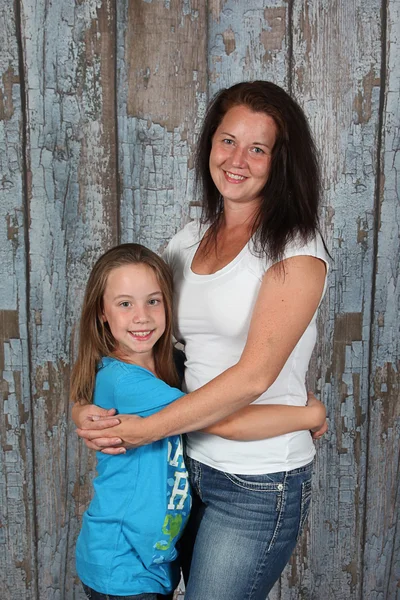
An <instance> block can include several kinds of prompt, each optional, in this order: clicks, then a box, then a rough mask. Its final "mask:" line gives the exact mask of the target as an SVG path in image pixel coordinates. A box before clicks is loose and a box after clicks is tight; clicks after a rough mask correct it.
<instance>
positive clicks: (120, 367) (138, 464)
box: [71, 244, 325, 600]
mask: <svg viewBox="0 0 400 600" xmlns="http://www.w3.org/2000/svg"><path fill="white" fill-rule="evenodd" d="M171 315H172V277H171V273H170V270H169V268H168V266H167V265H166V263H164V261H163V260H162V259H161V258H159V257H158V256H157V255H156V254H154V253H153V252H151V251H150V250H148V249H146V248H144V247H143V246H140V245H138V244H123V245H121V246H117V247H116V248H113V249H111V250H109V251H108V252H106V253H105V254H104V255H103V256H101V258H100V259H99V260H98V261H97V263H96V265H95V266H94V268H93V271H92V273H91V275H90V277H89V281H88V284H87V288H86V293H85V298H84V303H83V309H82V317H81V324H80V343H79V353H78V360H77V362H76V364H75V366H74V369H73V373H72V391H71V395H72V400H73V401H78V402H81V403H90V402H92V400H93V402H94V403H95V404H96V405H97V406H99V407H102V408H103V409H110V408H116V409H117V411H118V412H119V413H128V414H136V415H140V416H141V417H147V416H149V415H151V414H153V413H155V412H156V411H158V410H161V409H162V408H163V407H164V406H166V405H167V404H170V403H171V402H173V401H174V400H176V399H177V398H179V397H181V396H182V395H183V394H182V392H180V391H179V390H178V389H177V388H176V386H177V385H178V377H177V373H176V370H175V366H174V361H173V346H172V341H171V321H172V319H171ZM274 408H275V407H273V406H270V407H264V411H265V410H267V412H268V414H269V416H271V415H272V416H273V414H274V413H272V412H271V411H273V410H274ZM284 408H287V413H286V415H284V413H285V411H282V408H279V409H278V410H279V411H280V412H281V414H280V415H277V418H276V419H275V422H274V423H273V424H271V425H269V426H268V427H267V426H266V424H264V425H263V427H262V428H261V427H260V424H259V416H258V415H257V418H256V419H254V416H253V421H255V422H254V423H253V426H251V422H250V420H249V419H247V420H246V418H244V419H241V420H240V426H239V425H238V422H236V423H235V419H232V423H233V425H229V424H228V421H225V422H224V423H222V424H221V427H220V429H218V426H214V427H213V428H212V430H213V432H216V433H218V434H220V435H224V436H226V437H229V436H234V435H235V434H234V433H233V432H234V431H235V430H238V431H239V437H247V436H250V437H251V436H253V435H258V436H263V437H265V436H267V435H271V434H272V435H275V434H276V432H280V431H281V430H282V429H285V428H286V429H287V428H288V422H287V419H288V418H289V420H290V418H292V420H293V422H296V425H295V427H296V428H302V427H305V428H309V427H313V426H314V427H318V426H319V425H321V424H322V423H323V421H324V419H325V411H324V409H323V407H322V405H320V403H318V402H317V401H315V402H314V403H312V405H311V406H310V407H309V408H307V409H304V408H303V409H302V408H295V407H284ZM248 412H250V413H251V409H249V410H248ZM236 421H238V420H236ZM246 422H247V425H248V427H247V429H246ZM97 460H98V462H97V473H98V475H97V477H96V478H95V480H94V491H95V493H94V498H93V500H92V502H91V504H90V506H89V508H88V510H87V511H86V512H85V514H84V516H83V523H82V530H81V532H80V535H79V538H78V542H77V548H76V566H77V572H78V575H79V577H80V579H81V581H82V582H83V586H84V590H85V592H86V594H87V596H88V598H91V599H92V600H101V599H105V598H106V597H107V599H108V598H109V597H110V596H109V595H110V594H112V596H113V597H114V596H117V597H118V598H126V597H129V598H130V599H133V598H135V599H137V600H138V599H143V600H144V599H146V600H153V599H156V598H157V597H159V596H157V594H168V593H169V592H171V591H172V590H173V589H174V588H175V587H176V585H177V583H178V579H179V566H178V564H177V560H176V559H177V551H176V547H175V546H176V542H177V541H178V539H179V536H180V534H181V532H182V530H183V527H184V525H185V523H186V520H187V518H188V515H189V509H190V494H189V486H188V475H187V471H186V468H185V464H184V460H183V456H182V444H181V439H180V436H171V437H169V438H166V439H163V440H160V441H158V442H155V443H152V444H149V445H146V446H143V447H141V448H137V449H134V450H129V451H128V452H126V454H120V455H119V456H115V457H113V456H109V455H106V454H102V453H100V452H99V453H98V454H97Z"/></svg>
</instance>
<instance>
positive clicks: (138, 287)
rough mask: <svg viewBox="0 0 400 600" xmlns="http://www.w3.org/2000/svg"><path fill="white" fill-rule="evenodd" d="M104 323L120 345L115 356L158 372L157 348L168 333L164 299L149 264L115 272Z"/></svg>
mask: <svg viewBox="0 0 400 600" xmlns="http://www.w3.org/2000/svg"><path fill="white" fill-rule="evenodd" d="M103 320H104V322H106V323H108V326H109V328H110V331H111V333H112V335H113V337H114V339H115V341H116V349H115V353H114V354H115V356H116V357H117V358H119V359H120V360H123V361H125V362H130V363H133V364H138V365H140V366H142V367H145V368H147V369H150V370H153V369H154V359H153V346H154V344H155V343H156V342H157V341H158V340H159V339H160V337H161V336H162V335H163V333H164V331H165V307H164V298H163V295H162V292H161V289H160V284H159V283H158V281H157V277H156V275H155V273H154V271H153V269H151V268H150V267H148V266H147V265H145V264H129V265H124V266H121V267H117V268H116V269H113V270H112V271H111V273H110V274H109V276H108V278H107V285H106V289H105V292H104V297H103Z"/></svg>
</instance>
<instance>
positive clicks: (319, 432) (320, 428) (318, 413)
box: [307, 392, 328, 440]
mask: <svg viewBox="0 0 400 600" xmlns="http://www.w3.org/2000/svg"><path fill="white" fill-rule="evenodd" d="M307 407H309V408H310V410H312V411H313V412H314V413H315V419H316V420H315V427H312V428H311V435H312V438H313V440H319V439H320V438H321V437H322V436H323V435H324V434H325V433H326V432H327V431H328V423H327V420H326V409H325V406H324V405H323V404H322V402H321V401H320V400H317V398H316V397H315V396H314V394H313V393H312V392H308V397H307Z"/></svg>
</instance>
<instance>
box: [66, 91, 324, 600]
mask: <svg viewBox="0 0 400 600" xmlns="http://www.w3.org/2000/svg"><path fill="white" fill-rule="evenodd" d="M196 166H197V182H198V184H199V186H200V189H201V192H202V197H203V218H202V224H201V225H200V226H199V225H198V224H196V223H190V224H189V225H187V226H186V227H185V228H184V229H183V230H182V231H181V232H180V233H178V234H177V235H176V236H175V237H174V238H173V239H172V240H171V242H170V244H169V245H168V247H167V249H166V253H165V258H166V260H167V262H169V264H170V265H171V267H172V269H173V273H174V282H175V288H176V335H177V338H178V339H179V340H182V341H183V343H184V344H185V352H186V356H187V361H186V371H185V386H186V389H187V391H188V392H189V395H187V396H186V397H184V398H182V399H178V400H177V401H176V402H175V403H174V404H173V405H171V406H169V407H167V408H165V409H163V410H162V411H161V412H159V413H157V414H155V415H152V416H150V417H148V418H145V419H141V420H139V419H138V418H137V417H134V416H130V415H119V416H118V420H116V419H111V421H110V423H109V424H110V425H112V424H113V423H117V422H119V424H118V425H116V426H113V427H109V428H108V429H106V430H104V429H103V430H101V428H103V427H106V426H107V423H106V422H104V421H98V422H97V423H95V424H93V423H92V424H90V418H89V416H88V415H89V414H93V413H90V409H88V408H87V407H83V408H82V407H77V408H76V409H75V411H74V419H75V421H76V423H77V424H78V425H80V427H81V429H80V430H78V431H79V434H80V435H81V436H82V437H84V438H85V439H86V440H87V444H88V445H89V447H92V448H97V449H98V448H101V447H106V446H111V445H112V444H114V443H115V444H118V442H120V441H121V440H123V442H124V443H125V444H129V445H130V446H140V445H143V444H147V443H150V442H153V441H155V440H158V439H161V438H164V437H166V436H169V435H174V434H178V433H183V432H199V430H204V429H205V428H208V429H207V431H208V433H190V435H188V436H187V455H188V469H189V471H190V475H191V483H192V487H193V492H194V494H195V499H194V509H193V511H192V516H191V524H190V529H189V532H188V535H187V536H186V537H189V536H191V538H192V539H194V538H195V543H194V548H193V558H192V563H191V568H190V577H189V579H188V583H187V591H186V596H185V598H186V600H244V599H245V598H246V599H252V600H265V597H266V595H267V594H268V592H269V591H270V589H271V588H272V586H273V584H274V583H275V581H276V580H277V579H278V577H279V575H280V573H281V572H282V570H283V568H284V566H285V564H286V563H287V562H288V560H289V558H290V555H291V553H292V551H293V549H294V547H295V544H296V541H297V539H298V536H299V535H300V533H301V531H302V528H303V525H304V522H305V520H306V518H307V514H308V510H309V505H310V494H311V471H312V460H313V457H314V454H315V450H314V446H313V443H312V439H311V436H310V434H309V432H308V431H300V432H296V433H286V432H285V431H282V432H281V433H282V434H284V435H279V436H277V437H274V438H272V439H265V440H263V439H261V440H257V441H248V442H242V441H236V440H238V439H240V429H241V423H244V424H246V428H247V427H248V426H249V423H252V427H253V433H254V432H255V431H256V430H257V427H258V429H259V430H260V429H261V428H262V423H261V419H259V418H258V417H257V415H260V414H262V413H261V411H262V409H263V405H264V406H265V405H269V404H274V405H276V404H280V405H286V406H287V405H298V406H304V405H305V403H306V391H305V374H306V371H307V368H308V363H309V359H310V356H311V352H312V349H313V346H314V343H315V336H316V322H315V320H316V312H317V308H318V306H319V303H320V301H321V298H322V296H323V293H324V288H325V285H326V272H327V256H326V251H325V247H324V243H323V241H322V238H321V236H320V234H319V232H318V204H319V199H320V181H319V171H318V165H317V159H316V151H315V147H314V143H313V140H312V137H311V134H310V131H309V127H308V124H307V121H306V118H305V116H304V114H303V112H302V110H301V109H300V107H299V106H298V105H297V104H296V103H295V102H294V101H293V100H292V99H291V98H290V96H288V94H287V93H286V92H285V91H284V90H282V89H281V88H279V87H278V86H276V85H274V84H272V83H269V82H262V81H255V82H251V83H240V84H237V85H235V86H233V87H231V88H229V89H226V90H222V91H220V92H219V93H218V94H217V95H216V97H215V98H214V100H213V101H212V103H211V105H210V107H209V109H208V112H207V114H206V117H205V121H204V125H203V129H202V132H201V135H200V140H199V145H198V151H197V160H196ZM251 403H253V404H252V406H251V407H249V405H250V404H251ZM254 403H255V404H254ZM270 408H271V407H270ZM282 408H284V406H282ZM278 410H279V408H278ZM236 411H240V412H236ZM235 412H236V415H234V416H231V415H233V413H235ZM258 421H259V422H258ZM215 424H216V425H215ZM96 425H97V427H98V429H97V428H96ZM88 427H90V429H87V428H88ZM84 428H86V429H84ZM246 431H247V429H246ZM286 431H288V432H290V431H294V429H293V424H292V423H288V427H287V429H286ZM213 434H214V435H213ZM215 434H217V435H215ZM219 436H224V437H231V439H222V437H219ZM248 439H253V440H256V439H257V437H256V435H254V436H253V437H249V438H248ZM117 451H121V450H109V452H117ZM189 553H190V552H189V549H188V547H187V546H186V547H185V549H184V551H183V553H182V554H183V559H186V558H187V557H188V555H189Z"/></svg>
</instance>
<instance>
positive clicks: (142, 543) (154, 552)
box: [76, 358, 191, 596]
mask: <svg viewBox="0 0 400 600" xmlns="http://www.w3.org/2000/svg"><path fill="white" fill-rule="evenodd" d="M181 396H183V392H181V391H180V390H178V389H176V388H172V387H170V386H169V385H167V384H166V383H165V382H163V381H161V380H160V379H158V378H157V377H155V375H153V373H151V372H150V371H148V370H147V369H144V368H142V367H139V366H137V365H131V364H128V363H124V362H121V361H119V360H116V359H114V358H103V360H102V363H101V365H100V368H99V370H98V372H97V375H96V384H95V392H94V403H95V404H96V405H97V406H101V407H102V408H116V409H117V411H118V412H119V413H125V414H127V413H130V414H136V415H140V416H142V417H146V416H149V415H151V414H153V413H155V412H157V411H159V410H161V409H162V408H163V407H165V406H166V405H168V404H170V403H171V402H173V401H174V400H176V399H177V398H180V397H181ZM97 473H98V475H97V477H96V478H95V479H94V481H93V487H94V497H93V500H92V502H91V503H90V505H89V508H88V510H87V511H86V512H85V513H84V515H83V520H82V529H81V532H80V534H79V537H78V541H77V546H76V568H77V573H78V576H79V578H80V579H81V581H83V583H85V584H86V585H88V586H89V587H91V588H92V589H94V590H96V591H98V592H101V593H103V594H114V595H120V596H124V595H134V594H140V593H146V592H147V593H159V594H167V593H168V592H170V591H171V590H173V589H174V588H175V587H176V585H177V583H178V581H179V565H178V562H177V551H176V548H175V545H176V542H177V540H178V539H179V537H180V535H181V533H182V531H183V528H184V526H185V524H186V521H187V518H188V516H189V511H190V505H191V498H190V491H189V484H188V475H187V470H186V467H185V463H184V459H183V453H182V440H181V437H180V436H171V437H169V438H166V439H164V440H159V441H158V442H154V443H153V444H149V445H147V446H142V447H141V448H135V449H132V450H128V451H127V452H126V454H120V455H117V456H110V455H107V454H102V453H101V452H97Z"/></svg>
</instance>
